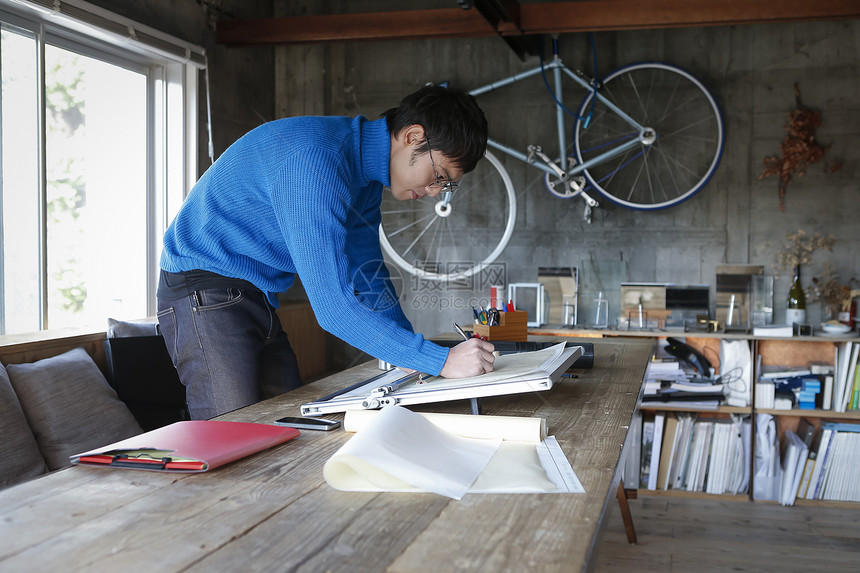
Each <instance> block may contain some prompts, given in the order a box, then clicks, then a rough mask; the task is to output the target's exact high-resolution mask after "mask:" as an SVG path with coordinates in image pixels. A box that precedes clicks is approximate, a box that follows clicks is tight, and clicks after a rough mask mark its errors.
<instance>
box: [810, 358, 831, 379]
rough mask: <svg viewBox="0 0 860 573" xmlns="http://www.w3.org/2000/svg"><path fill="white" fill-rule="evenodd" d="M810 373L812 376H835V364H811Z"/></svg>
mask: <svg viewBox="0 0 860 573" xmlns="http://www.w3.org/2000/svg"><path fill="white" fill-rule="evenodd" d="M809 372H810V373H812V374H816V375H818V374H823V375H825V376H827V375H828V374H829V375H831V376H832V375H833V364H832V363H830V362H817V361H816V362H810V363H809Z"/></svg>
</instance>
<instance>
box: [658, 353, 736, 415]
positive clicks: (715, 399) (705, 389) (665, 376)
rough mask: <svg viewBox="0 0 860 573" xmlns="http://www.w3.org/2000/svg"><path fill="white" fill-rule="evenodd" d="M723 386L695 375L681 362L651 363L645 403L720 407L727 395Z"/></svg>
mask: <svg viewBox="0 0 860 573" xmlns="http://www.w3.org/2000/svg"><path fill="white" fill-rule="evenodd" d="M723 386H724V385H723V384H721V383H719V382H716V381H714V380H712V379H710V378H696V377H694V376H693V375H692V374H691V373H690V372H688V371H685V370H684V369H682V368H681V366H680V364H679V363H678V362H651V363H649V365H648V370H647V371H646V373H645V392H644V395H643V397H642V402H643V403H649V402H664V403H677V404H678V405H684V406H695V407H697V408H716V407H717V406H719V405H720V402H721V401H722V400H723V398H724V395H723Z"/></svg>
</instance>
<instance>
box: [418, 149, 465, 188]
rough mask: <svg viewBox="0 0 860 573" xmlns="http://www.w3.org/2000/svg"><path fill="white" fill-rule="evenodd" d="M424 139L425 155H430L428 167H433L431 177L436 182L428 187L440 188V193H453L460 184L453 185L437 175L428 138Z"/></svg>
mask: <svg viewBox="0 0 860 573" xmlns="http://www.w3.org/2000/svg"><path fill="white" fill-rule="evenodd" d="M424 139H425V141H426V142H427V153H428V154H429V155H430V165H431V166H432V167H433V176H434V177H435V178H436V181H434V182H433V183H431V184H430V185H429V187H441V188H442V191H445V192H448V193H453V192H454V191H456V190H457V189H459V188H460V184H459V183H455V182H454V181H449V180H447V179H445V178H444V177H442V176H441V175H439V172H438V171H436V163H435V162H434V161H433V152H432V151H431V149H430V138H429V137H425V138H424Z"/></svg>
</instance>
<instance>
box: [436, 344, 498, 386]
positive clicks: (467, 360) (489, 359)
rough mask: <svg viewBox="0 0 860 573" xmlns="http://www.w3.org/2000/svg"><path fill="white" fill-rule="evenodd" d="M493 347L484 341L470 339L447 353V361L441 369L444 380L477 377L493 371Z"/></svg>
mask: <svg viewBox="0 0 860 573" xmlns="http://www.w3.org/2000/svg"><path fill="white" fill-rule="evenodd" d="M493 350H495V347H494V346H493V345H492V344H490V343H489V342H487V341H485V340H480V339H478V338H471V339H469V340H466V341H464V342H461V343H460V344H458V345H457V346H455V347H454V348H452V349H451V350H450V351H448V360H446V361H445V365H444V366H443V367H442V376H444V377H445V378H465V377H467V376H478V375H480V374H485V373H487V372H491V371H492V370H493V361H494V360H495V356H493Z"/></svg>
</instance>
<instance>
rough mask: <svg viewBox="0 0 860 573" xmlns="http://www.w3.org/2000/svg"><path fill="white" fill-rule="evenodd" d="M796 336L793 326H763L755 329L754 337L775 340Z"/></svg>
mask: <svg viewBox="0 0 860 573" xmlns="http://www.w3.org/2000/svg"><path fill="white" fill-rule="evenodd" d="M793 335H794V327H793V326H792V325H791V324H763V325H759V326H754V327H753V336H772V337H774V338H788V337H791V336H793Z"/></svg>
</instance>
